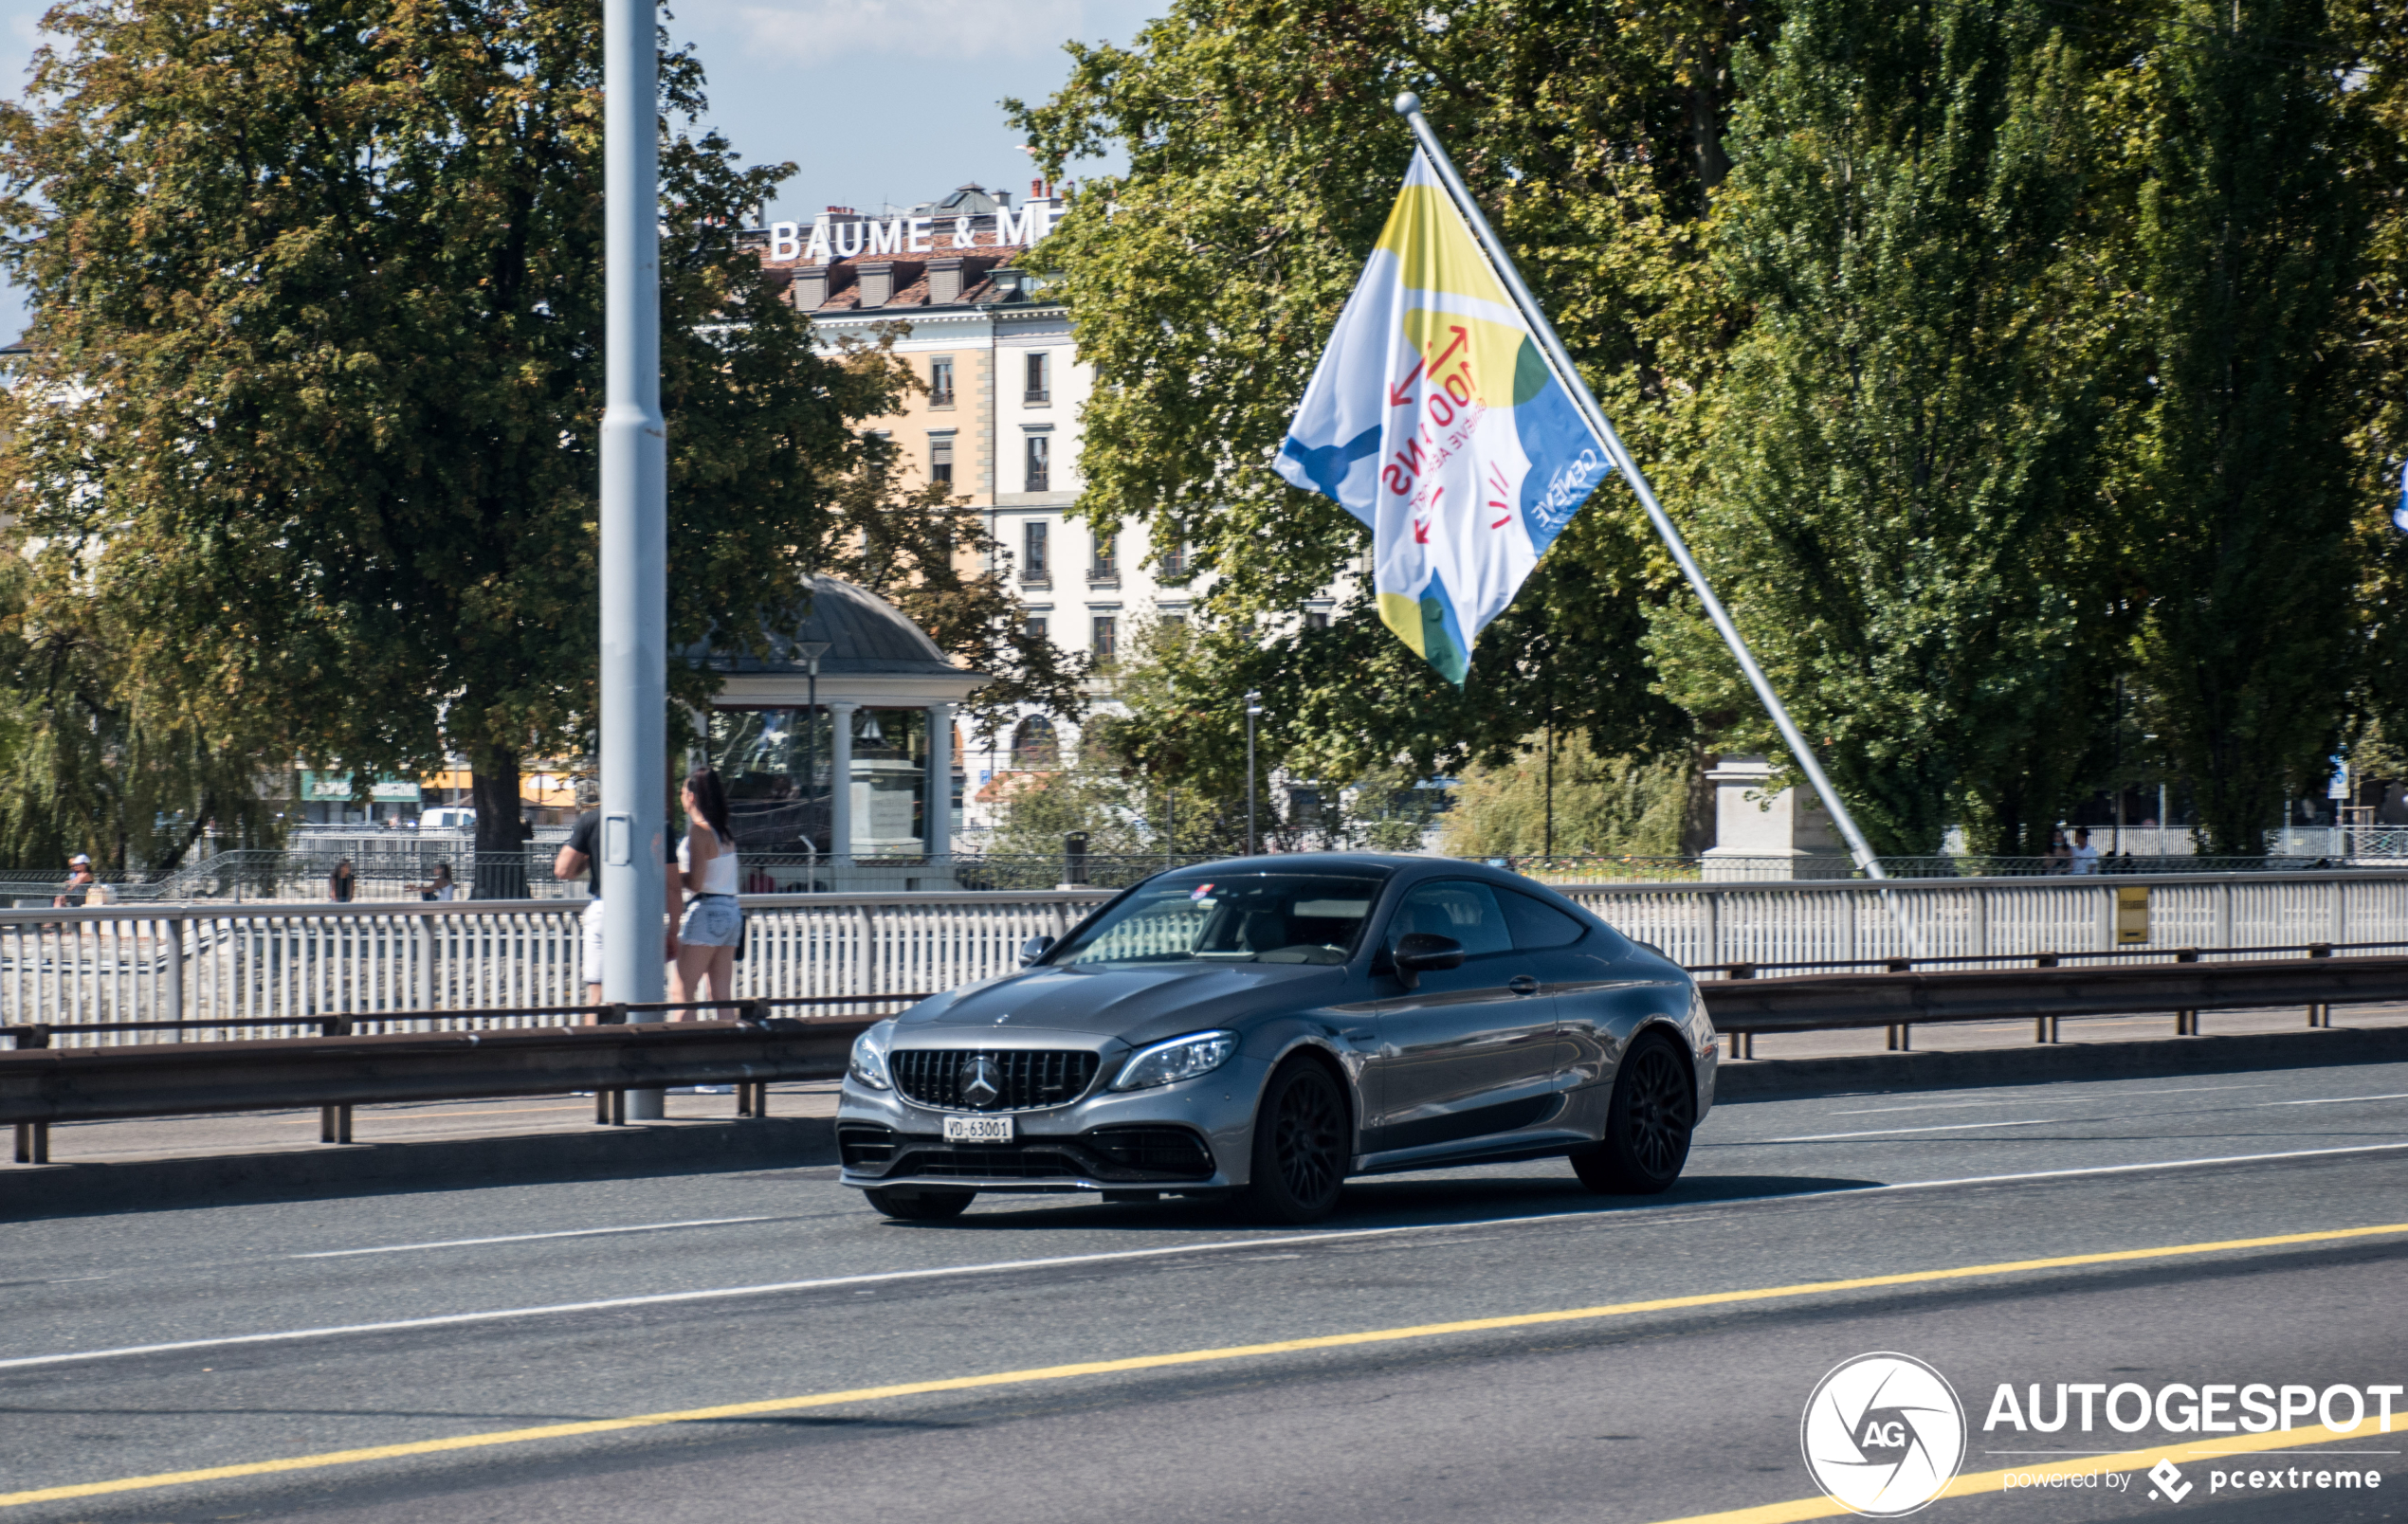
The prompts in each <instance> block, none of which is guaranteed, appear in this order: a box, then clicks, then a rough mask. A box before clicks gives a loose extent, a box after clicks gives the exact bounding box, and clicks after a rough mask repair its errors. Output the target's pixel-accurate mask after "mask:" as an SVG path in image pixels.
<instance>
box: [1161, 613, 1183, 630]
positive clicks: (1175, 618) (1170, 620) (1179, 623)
mask: <svg viewBox="0 0 2408 1524" xmlns="http://www.w3.org/2000/svg"><path fill="white" fill-rule="evenodd" d="M1161 621H1162V627H1163V628H1164V629H1185V628H1187V616H1186V615H1185V614H1164V615H1162V616H1161Z"/></svg>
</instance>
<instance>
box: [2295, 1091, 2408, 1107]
mask: <svg viewBox="0 0 2408 1524" xmlns="http://www.w3.org/2000/svg"><path fill="white" fill-rule="evenodd" d="M2353 1100H2408V1092H2402V1093H2401V1094H2399V1095H2396V1096H2326V1097H2324V1098H2321V1099H2317V1100H2261V1101H2259V1102H2257V1104H2258V1105H2260V1106H2346V1105H2348V1104H2349V1103H2350V1102H2351V1101H2353Z"/></svg>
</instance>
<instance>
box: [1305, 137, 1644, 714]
mask: <svg viewBox="0 0 2408 1524" xmlns="http://www.w3.org/2000/svg"><path fill="white" fill-rule="evenodd" d="M1277 467H1278V470H1279V473H1280V475H1281V476H1283V477H1286V479H1287V480H1288V481H1291V482H1294V483H1295V484H1296V485H1297V486H1299V487H1302V488H1304V490H1305V491H1307V492H1318V493H1322V494H1323V495H1324V496H1326V497H1329V498H1331V499H1336V500H1337V501H1338V502H1339V503H1340V504H1341V506H1343V507H1344V508H1345V509H1346V511H1347V512H1349V513H1351V514H1353V515H1354V516H1355V517H1358V518H1359V519H1361V520H1362V521H1363V522H1364V523H1365V524H1367V525H1369V526H1370V527H1371V532H1372V548H1373V562H1374V568H1375V570H1374V573H1373V578H1374V587H1375V589H1376V590H1377V593H1378V595H1379V617H1380V619H1381V621H1382V622H1383V623H1385V624H1386V625H1387V626H1388V627H1389V628H1390V629H1393V630H1395V631H1396V634H1397V636H1398V638H1399V639H1401V640H1403V641H1404V643H1405V644H1407V645H1410V646H1412V647H1413V648H1414V650H1415V651H1417V652H1419V653H1420V654H1421V656H1422V657H1423V659H1424V660H1426V661H1427V662H1429V663H1430V664H1431V665H1432V666H1433V667H1436V668H1437V669H1438V671H1439V673H1440V674H1441V675H1443V676H1444V677H1446V678H1447V679H1448V680H1450V681H1451V682H1453V683H1455V684H1457V685H1458V686H1460V685H1461V684H1462V682H1463V680H1464V673H1465V670H1466V668H1467V667H1468V666H1469V662H1470V660H1471V646H1472V643H1473V642H1474V641H1476V640H1478V639H1479V638H1480V632H1481V630H1482V629H1484V628H1486V627H1487V625H1488V622H1489V621H1490V620H1493V619H1495V618H1496V617H1497V616H1498V615H1499V614H1501V613H1503V612H1505V608H1506V607H1507V606H1508V605H1510V604H1511V603H1512V602H1513V599H1514V595H1515V594H1516V593H1518V592H1519V591H1521V590H1522V584H1523V580H1524V579H1525V578H1527V577H1528V576H1529V574H1530V569H1531V568H1532V567H1534V566H1536V565H1538V562H1539V557H1540V556H1541V555H1542V554H1544V553H1546V549H1547V547H1548V546H1549V545H1551V544H1553V543H1554V542H1555V538H1556V536H1557V535H1560V534H1561V533H1562V532H1563V526H1564V525H1566V524H1568V523H1570V522H1571V521H1572V516H1573V515H1574V514H1575V513H1577V512H1578V511H1579V507H1580V504H1581V503H1583V502H1585V501H1587V500H1588V497H1589V494H1590V493H1591V492H1593V491H1595V490H1596V486H1597V483H1599V482H1600V481H1604V480H1605V478H1606V476H1607V475H1608V473H1609V472H1611V471H1612V469H1613V467H1612V466H1611V465H1610V464H1609V463H1608V462H1607V461H1606V458H1605V455H1604V452H1603V451H1601V450H1600V449H1599V448H1598V447H1597V445H1596V441H1595V440H1594V439H1593V438H1592V437H1591V436H1590V433H1589V430H1588V428H1587V426H1585V425H1584V424H1582V423H1581V421H1580V415H1579V413H1578V411H1577V410H1576V409H1575V408H1574V407H1573V404H1572V399H1571V398H1570V397H1569V396H1567V395H1565V393H1564V390H1563V386H1562V383H1560V382H1559V381H1558V380H1557V379H1556V378H1555V375H1554V372H1552V371H1550V370H1549V369H1548V367H1547V364H1546V361H1545V359H1544V358H1543V356H1542V355H1541V353H1540V350H1539V345H1538V342H1537V340H1536V339H1534V338H1533V337H1532V336H1531V334H1530V328H1529V325H1528V324H1527V323H1526V322H1524V321H1523V317H1522V314H1521V312H1520V310H1519V309H1517V308H1516V307H1515V306H1514V304H1513V299H1512V298H1511V296H1510V295H1509V294H1508V293H1507V292H1506V290H1505V285H1504V282H1502V281H1499V280H1498V279H1497V275H1496V272H1495V271H1494V270H1493V269H1491V268H1490V267H1489V264H1488V262H1487V259H1486V258H1485V257H1484V256H1483V255H1482V253H1481V251H1480V245H1479V244H1478V242H1477V241H1476V240H1475V239H1474V238H1473V237H1472V234H1471V229H1470V228H1469V227H1467V226H1465V224H1464V220H1463V215H1462V213H1460V212H1459V211H1457V210H1456V209H1455V207H1454V204H1453V203H1452V202H1451V201H1450V200H1449V199H1448V196H1447V191H1446V188H1445V187H1444V186H1442V185H1441V184H1440V183H1439V181H1438V177H1437V175H1436V174H1435V173H1433V172H1432V170H1431V167H1430V163H1429V161H1428V159H1427V158H1426V157H1425V156H1424V155H1423V154H1420V153H1419V152H1418V151H1416V152H1415V153H1414V160H1413V169H1412V171H1411V172H1409V173H1407V175H1406V176H1405V187H1404V190H1403V191H1401V192H1400V193H1399V194H1398V195H1397V197H1396V208H1395V209H1394V210H1392V211H1391V212H1389V214H1388V226H1387V227H1386V229H1385V230H1383V231H1382V232H1381V233H1380V235H1379V242H1378V244H1377V245H1376V246H1374V248H1373V249H1372V254H1371V261H1370V263H1368V264H1366V265H1365V266H1364V267H1363V276H1362V280H1361V281H1360V282H1359V284H1358V285H1357V286H1356V287H1355V294H1354V295H1353V296H1352V297H1350V298H1348V299H1347V301H1346V307H1345V310H1344V311H1343V312H1341V314H1340V315H1339V318H1338V328H1337V331H1336V332H1335V333H1333V334H1332V335H1331V336H1330V340H1329V348H1328V349H1327V350H1326V351H1325V352H1323V354H1322V357H1321V365H1320V367H1319V368H1318V369H1317V370H1315V371H1314V372H1313V381H1312V385H1311V386H1310V387H1309V388H1307V389H1306V390H1305V392H1304V404H1303V406H1302V407H1300V408H1297V410H1296V419H1295V422H1294V423H1292V424H1290V425H1289V426H1288V432H1287V439H1286V443H1285V444H1284V445H1281V447H1280V453H1279V458H1278V461H1277Z"/></svg>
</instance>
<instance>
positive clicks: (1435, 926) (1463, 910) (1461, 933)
mask: <svg viewBox="0 0 2408 1524" xmlns="http://www.w3.org/2000/svg"><path fill="white" fill-rule="evenodd" d="M1411 932H1430V933H1432V934H1436V935H1439V936H1449V937H1452V938H1454V940H1456V941H1458V942H1461V943H1462V944H1463V951H1464V954H1465V956H1467V957H1474V958H1476V957H1481V956H1483V955H1485V954H1487V953H1509V952H1511V951H1513V934H1512V933H1511V932H1510V931H1508V930H1507V929H1506V927H1505V912H1504V911H1503V910H1501V909H1500V908H1498V905H1497V897H1496V894H1495V892H1494V891H1492V890H1490V889H1489V887H1488V886H1487V884H1485V883H1480V882H1477V881H1475V880H1469V879H1442V880H1439V881H1438V882H1436V883H1425V884H1423V885H1421V886H1420V887H1418V888H1416V889H1413V890H1410V891H1408V892H1407V893H1406V895H1405V898H1404V900H1403V902H1402V903H1400V904H1398V905H1397V906H1396V916H1394V917H1392V918H1391V919H1390V920H1389V922H1388V946H1389V947H1390V949H1392V950H1393V949H1394V948H1395V947H1396V940H1397V938H1399V937H1401V936H1404V935H1405V934H1408V933H1411Z"/></svg>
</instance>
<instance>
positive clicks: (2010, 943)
mask: <svg viewBox="0 0 2408 1524" xmlns="http://www.w3.org/2000/svg"><path fill="white" fill-rule="evenodd" d="M2119 889H2142V890H2145V891H2147V896H2148V909H2147V926H2148V934H2147V936H2146V939H2145V940H2144V941H2142V942H2140V943H2137V944H2119V943H2118V941H2117V934H2116V908H2117V902H2116V892H2117V891H2118V890H2119ZM1559 892H1560V893H1562V894H1565V895H1568V896H1570V897H1571V898H1574V899H1577V900H1578V901H1579V902H1580V903H1581V904H1582V905H1584V906H1585V907H1586V908H1588V909H1589V910H1591V911H1593V912H1595V913H1596V914H1597V915H1598V916H1603V917H1604V918H1605V919H1606V920H1607V921H1609V922H1611V923H1612V924H1614V926H1616V927H1619V928H1620V929H1621V930H1622V931H1624V932H1626V933H1628V934H1630V935H1632V936H1635V937H1638V938H1640V939H1642V940H1644V941H1648V942H1651V943H1653V944H1655V945H1656V946H1657V947H1660V948H1662V949H1663V950H1664V952H1665V953H1667V954H1668V955H1669V956H1671V957H1672V958H1674V959H1676V960H1678V961H1679V962H1682V963H1685V964H1690V965H1708V964H1731V963H1759V964H1762V963H1809V962H1824V961H1832V962H1836V961H1840V960H1843V959H1877V958H1898V957H1910V956H1911V957H1928V958H1940V957H2001V956H2013V955H2017V954H2023V953H2104V952H2111V951H2116V950H2118V949H2119V946H2121V948H2122V950H2123V951H2126V952H2135V951H2138V952H2146V951H2149V950H2153V949H2155V950H2162V951H2163V953H2164V954H2165V956H2166V957H2168V958H2171V957H2172V956H2174V954H2175V953H2176V952H2177V951H2178V950H2180V949H2182V948H2194V947H2197V948H2229V947H2299V946H2304V945H2307V944H2309V943H2315V942H2330V943H2337V944H2338V943H2350V942H2401V943H2408V873H2363V872H2332V873H2309V872H2301V873H2284V874H2264V873H2233V874H2154V875H2130V876H2123V875H2107V876H2101V877H2096V878H2058V879H1955V880H1949V879H1902V880H1890V881H1889V882H1888V883H1885V884H1873V883H1870V882H1868V881H1866V880H1835V881H1831V882H1822V883H1817V882H1813V881H1810V880H1798V881H1793V882H1783V883H1733V884H1694V885H1692V884H1575V885H1560V886H1559ZM1909 929H1911V934H1909ZM2264 955H2265V956H2270V957H2273V956H2281V955H2282V954H2280V953H2266V954H2264Z"/></svg>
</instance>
